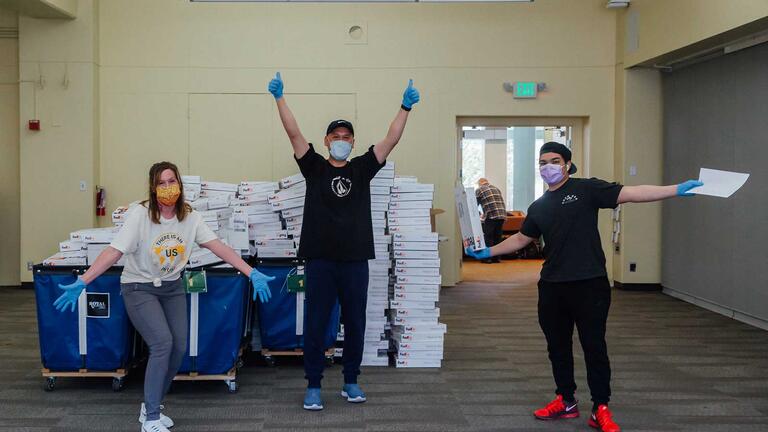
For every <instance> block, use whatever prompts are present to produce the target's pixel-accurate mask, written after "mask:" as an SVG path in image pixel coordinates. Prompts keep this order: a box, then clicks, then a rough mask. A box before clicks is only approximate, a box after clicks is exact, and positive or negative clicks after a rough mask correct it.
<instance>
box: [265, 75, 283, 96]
mask: <svg viewBox="0 0 768 432" xmlns="http://www.w3.org/2000/svg"><path fill="white" fill-rule="evenodd" d="M267 89H268V90H269V92H270V93H272V96H274V97H275V100H277V99H280V98H281V97H283V79H282V78H280V72H278V73H277V75H275V77H274V78H272V80H271V81H270V82H269V85H268V86H267Z"/></svg>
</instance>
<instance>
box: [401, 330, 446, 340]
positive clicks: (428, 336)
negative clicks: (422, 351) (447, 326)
mask: <svg viewBox="0 0 768 432" xmlns="http://www.w3.org/2000/svg"><path fill="white" fill-rule="evenodd" d="M444 339H445V334H444V333H443V332H439V333H408V334H403V333H396V332H393V333H392V340H393V341H395V342H397V343H408V342H411V343H422V342H440V343H443V341H444Z"/></svg>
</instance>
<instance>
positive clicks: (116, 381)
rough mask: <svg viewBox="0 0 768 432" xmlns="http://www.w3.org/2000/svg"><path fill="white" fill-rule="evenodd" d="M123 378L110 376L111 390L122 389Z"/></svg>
mask: <svg viewBox="0 0 768 432" xmlns="http://www.w3.org/2000/svg"><path fill="white" fill-rule="evenodd" d="M124 385H125V380H124V379H123V378H112V391H115V392H119V391H121V390H122V389H123V387H124Z"/></svg>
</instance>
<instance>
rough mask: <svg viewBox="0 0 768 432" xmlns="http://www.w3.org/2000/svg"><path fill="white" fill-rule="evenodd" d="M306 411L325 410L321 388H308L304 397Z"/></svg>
mask: <svg viewBox="0 0 768 432" xmlns="http://www.w3.org/2000/svg"><path fill="white" fill-rule="evenodd" d="M304 409H305V410H310V411H320V410H321V409H323V398H322V395H321V390H320V389H319V388H308V389H307V393H306V394H305V395H304Z"/></svg>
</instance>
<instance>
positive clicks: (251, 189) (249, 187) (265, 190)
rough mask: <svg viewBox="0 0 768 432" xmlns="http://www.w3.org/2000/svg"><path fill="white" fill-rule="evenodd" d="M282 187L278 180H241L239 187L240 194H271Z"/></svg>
mask: <svg viewBox="0 0 768 432" xmlns="http://www.w3.org/2000/svg"><path fill="white" fill-rule="evenodd" d="M279 189H280V185H278V184H277V182H240V186H239V187H238V188H237V193H238V194H239V195H254V194H258V195H269V194H273V193H275V191H276V190H279Z"/></svg>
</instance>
